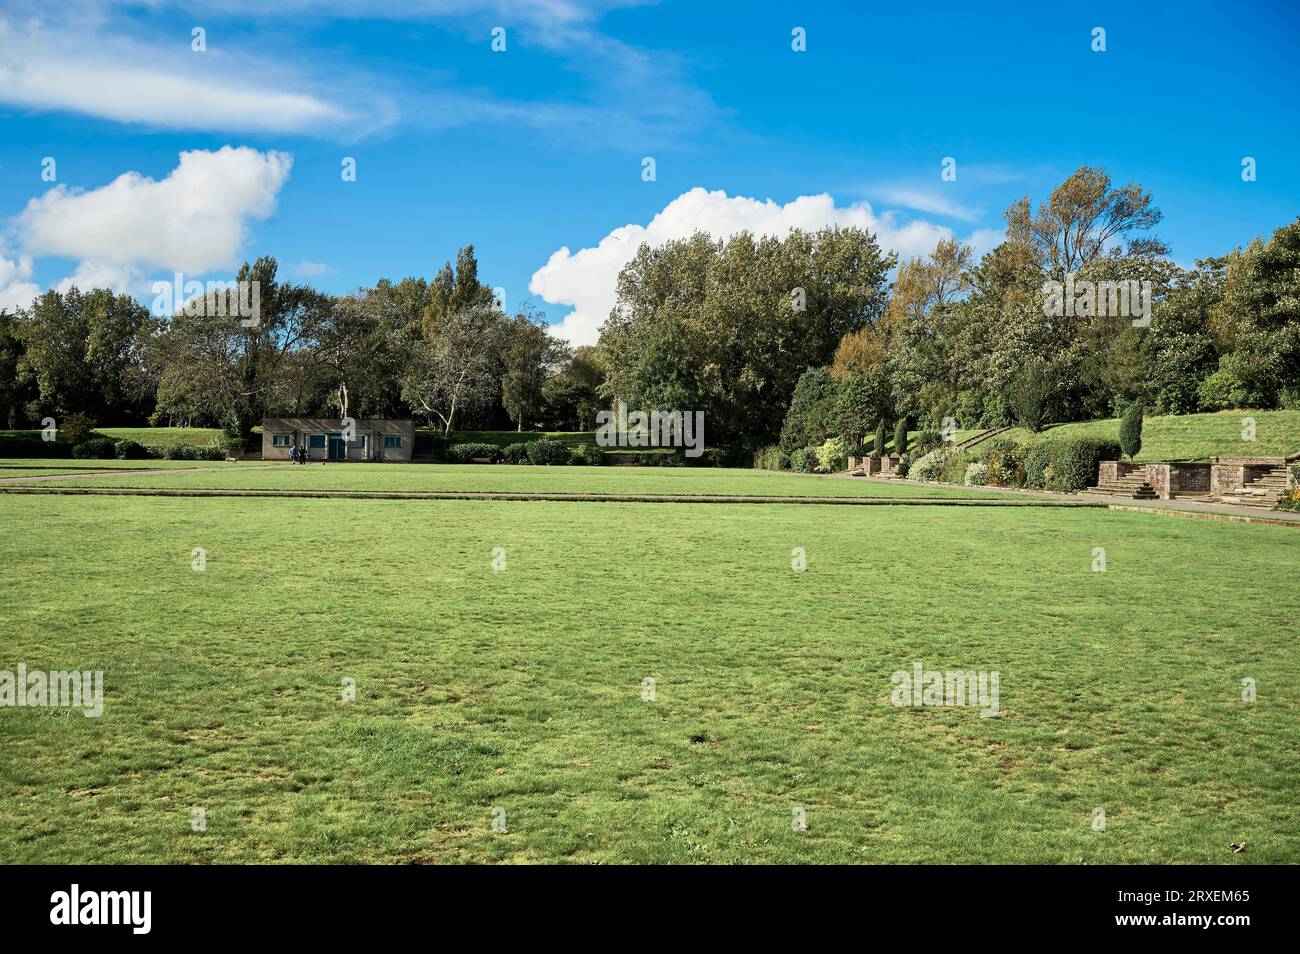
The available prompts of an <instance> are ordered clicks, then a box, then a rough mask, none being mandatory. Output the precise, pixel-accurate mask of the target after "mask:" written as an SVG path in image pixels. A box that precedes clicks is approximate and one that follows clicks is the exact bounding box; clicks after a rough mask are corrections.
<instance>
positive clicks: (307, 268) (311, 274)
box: [293, 261, 334, 278]
mask: <svg viewBox="0 0 1300 954" xmlns="http://www.w3.org/2000/svg"><path fill="white" fill-rule="evenodd" d="M333 271H334V269H332V268H330V267H329V266H328V265H326V264H325V263H324V262H309V261H302V262H299V263H298V264H297V265H295V266H294V269H293V274H294V277H295V278H317V277H319V276H321V275H329V274H330V273H331V272H333Z"/></svg>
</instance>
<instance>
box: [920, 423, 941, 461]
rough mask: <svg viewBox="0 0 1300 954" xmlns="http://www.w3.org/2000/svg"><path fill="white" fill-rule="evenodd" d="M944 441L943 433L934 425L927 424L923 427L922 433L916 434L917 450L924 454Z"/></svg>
mask: <svg viewBox="0 0 1300 954" xmlns="http://www.w3.org/2000/svg"><path fill="white" fill-rule="evenodd" d="M942 442H943V435H942V434H940V433H939V431H938V429H937V428H935V427H934V426H933V425H930V424H926V425H925V426H924V427H922V428H921V431H920V433H919V434H917V435H916V450H917V452H918V453H920V454H922V455H924V454H927V453H929V452H930V451H932V450H934V449H935V447H937V446H938V445H939V444H940V443H942Z"/></svg>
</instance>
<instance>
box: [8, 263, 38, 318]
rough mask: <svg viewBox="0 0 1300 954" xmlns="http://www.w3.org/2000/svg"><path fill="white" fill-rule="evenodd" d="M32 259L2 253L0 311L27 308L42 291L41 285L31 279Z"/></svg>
mask: <svg viewBox="0 0 1300 954" xmlns="http://www.w3.org/2000/svg"><path fill="white" fill-rule="evenodd" d="M31 277H32V260H31V259H30V258H29V257H27V256H20V257H19V258H18V259H16V260H15V259H8V258H5V257H4V256H3V255H0V311H10V312H13V311H17V310H18V309H19V308H26V307H27V306H28V305H30V304H31V303H32V299H33V298H35V297H36V296H37V295H39V294H40V293H41V287H40V286H39V285H37V284H36V283H35V282H33V281H30V279H31Z"/></svg>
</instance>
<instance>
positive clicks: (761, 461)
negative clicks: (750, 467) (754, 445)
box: [754, 444, 790, 470]
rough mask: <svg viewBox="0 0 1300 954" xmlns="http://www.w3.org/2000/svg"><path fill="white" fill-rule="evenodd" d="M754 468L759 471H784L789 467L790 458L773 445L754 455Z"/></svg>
mask: <svg viewBox="0 0 1300 954" xmlns="http://www.w3.org/2000/svg"><path fill="white" fill-rule="evenodd" d="M754 466H755V467H757V468H758V469H759V470H785V469H786V468H788V467H789V466H790V457H789V455H787V454H786V453H785V452H784V451H782V450H781V448H780V447H778V446H777V445H775V444H773V445H771V446H770V447H764V448H763V449H761V450H760V451H759V452H758V453H756V454H755V455H754Z"/></svg>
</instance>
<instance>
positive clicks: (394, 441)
mask: <svg viewBox="0 0 1300 954" xmlns="http://www.w3.org/2000/svg"><path fill="white" fill-rule="evenodd" d="M401 446H402V435H401V434H385V435H384V447H401Z"/></svg>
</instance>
